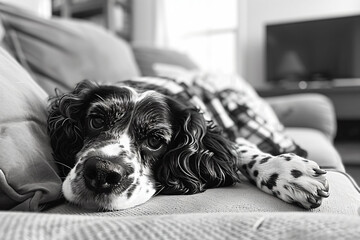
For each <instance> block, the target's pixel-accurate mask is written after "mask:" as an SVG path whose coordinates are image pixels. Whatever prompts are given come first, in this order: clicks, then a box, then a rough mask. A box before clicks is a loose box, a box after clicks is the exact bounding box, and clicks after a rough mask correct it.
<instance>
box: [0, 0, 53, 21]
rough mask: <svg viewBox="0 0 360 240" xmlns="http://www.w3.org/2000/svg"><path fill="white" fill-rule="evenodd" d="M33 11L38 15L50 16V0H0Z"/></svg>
mask: <svg viewBox="0 0 360 240" xmlns="http://www.w3.org/2000/svg"><path fill="white" fill-rule="evenodd" d="M0 2H5V3H9V4H13V5H16V6H18V7H22V8H25V9H28V10H30V11H33V12H35V13H36V14H38V15H39V16H43V17H46V18H49V17H50V16H51V0H0Z"/></svg>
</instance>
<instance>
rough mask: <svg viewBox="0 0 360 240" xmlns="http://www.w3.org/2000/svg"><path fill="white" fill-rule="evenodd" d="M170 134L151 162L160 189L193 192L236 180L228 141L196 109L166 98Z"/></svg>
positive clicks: (233, 157) (234, 166) (232, 154)
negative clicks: (157, 158) (163, 150)
mask: <svg viewBox="0 0 360 240" xmlns="http://www.w3.org/2000/svg"><path fill="white" fill-rule="evenodd" d="M168 105H169V107H170V109H171V111H172V114H173V123H175V124H174V129H173V132H174V137H173V139H172V140H171V143H170V145H169V146H168V150H167V153H165V155H164V156H163V158H162V159H161V160H160V161H159V163H158V164H157V165H156V166H154V170H155V177H156V180H157V181H158V182H159V184H160V189H159V191H161V193H165V194H194V193H198V192H202V191H205V190H206V189H208V188H212V187H219V186H227V185H231V184H233V183H235V182H237V181H239V179H238V174H237V173H236V172H237V170H236V161H237V160H236V159H237V158H236V155H235V153H234V150H233V148H232V144H231V143H230V141H228V140H226V139H225V138H224V137H223V136H222V135H221V133H220V131H219V130H218V129H217V128H216V127H215V126H214V125H213V124H212V123H211V122H207V121H206V120H205V119H204V117H203V115H202V114H201V113H200V112H199V111H198V110H196V109H192V108H186V107H184V106H181V105H180V104H178V103H176V102H175V101H172V100H168Z"/></svg>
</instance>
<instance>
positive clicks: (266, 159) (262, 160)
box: [260, 157, 271, 164]
mask: <svg viewBox="0 0 360 240" xmlns="http://www.w3.org/2000/svg"><path fill="white" fill-rule="evenodd" d="M270 158H271V157H266V158H263V159H261V161H260V164H263V163H266V162H267V161H268V160H269V159H270Z"/></svg>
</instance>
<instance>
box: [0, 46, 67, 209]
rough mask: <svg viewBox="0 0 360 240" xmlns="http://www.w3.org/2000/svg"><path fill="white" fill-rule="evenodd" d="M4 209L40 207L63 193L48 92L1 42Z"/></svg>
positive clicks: (0, 188)
mask: <svg viewBox="0 0 360 240" xmlns="http://www.w3.org/2000/svg"><path fill="white" fill-rule="evenodd" d="M0 83H1V86H0V210H8V209H13V210H24V211H37V210H39V209H40V208H41V207H43V206H44V205H43V204H46V203H49V202H51V201H54V200H57V199H58V198H59V197H60V195H61V179H60V178H59V177H58V175H57V169H56V166H55V163H54V161H53V160H52V154H51V147H50V140H49V137H48V135H47V132H46V129H47V128H46V120H47V107H46V102H47V98H48V95H47V94H46V93H45V92H44V91H43V90H42V88H41V87H40V86H38V85H37V84H36V82H35V81H34V80H33V79H32V78H31V76H30V75H29V74H28V73H27V72H26V71H25V70H24V69H23V68H22V67H21V66H20V65H19V64H18V63H17V62H16V61H15V59H13V58H12V57H11V56H10V55H9V54H8V53H7V52H6V51H5V50H4V49H3V48H1V47H0Z"/></svg>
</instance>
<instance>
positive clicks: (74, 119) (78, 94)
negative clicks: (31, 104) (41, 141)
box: [48, 80, 97, 176]
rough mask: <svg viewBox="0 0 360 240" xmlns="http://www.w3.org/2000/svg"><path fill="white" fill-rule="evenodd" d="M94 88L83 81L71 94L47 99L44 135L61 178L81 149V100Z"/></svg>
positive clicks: (92, 84)
mask: <svg viewBox="0 0 360 240" xmlns="http://www.w3.org/2000/svg"><path fill="white" fill-rule="evenodd" d="M95 87H97V85H96V84H95V83H93V82H90V81H88V80H84V81H82V82H80V83H79V84H78V85H77V86H76V87H75V89H74V91H73V92H71V93H66V94H62V95H58V94H57V96H55V97H54V98H52V99H50V101H51V103H50V109H49V116H48V133H49V136H50V141H51V146H52V149H53V154H54V159H55V161H56V162H57V163H58V166H59V169H60V173H61V174H63V175H64V176H66V175H67V173H68V172H69V171H70V168H69V167H73V166H74V165H75V155H76V153H77V152H78V151H79V150H80V149H81V148H82V146H83V126H82V125H83V123H82V121H81V119H82V117H83V114H85V112H84V108H85V106H84V104H85V96H86V95H87V94H88V93H89V92H90V91H91V90H92V89H94V88H95Z"/></svg>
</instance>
